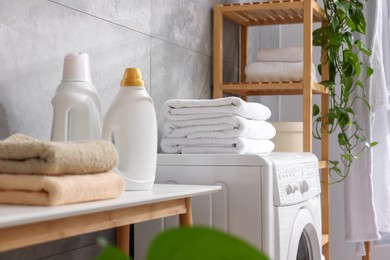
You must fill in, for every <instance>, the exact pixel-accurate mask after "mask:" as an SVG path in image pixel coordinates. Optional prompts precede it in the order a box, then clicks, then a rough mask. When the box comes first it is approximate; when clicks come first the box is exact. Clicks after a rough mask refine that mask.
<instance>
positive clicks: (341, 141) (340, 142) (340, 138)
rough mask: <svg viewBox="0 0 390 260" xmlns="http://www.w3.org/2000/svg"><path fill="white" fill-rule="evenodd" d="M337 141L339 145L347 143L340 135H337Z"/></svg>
mask: <svg viewBox="0 0 390 260" xmlns="http://www.w3.org/2000/svg"><path fill="white" fill-rule="evenodd" d="M337 140H338V142H339V145H346V144H347V143H348V141H347V138H346V137H345V135H344V134H342V133H339V134H338V135H337Z"/></svg>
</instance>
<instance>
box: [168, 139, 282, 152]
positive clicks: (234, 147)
mask: <svg viewBox="0 0 390 260" xmlns="http://www.w3.org/2000/svg"><path fill="white" fill-rule="evenodd" d="M274 148H275V145H274V143H273V142H272V141H270V140H254V139H248V138H244V137H237V138H225V139H218V138H200V139H188V138H163V139H162V141H161V149H162V150H163V151H164V152H165V153H234V154H242V153H270V152H272V151H273V149H274Z"/></svg>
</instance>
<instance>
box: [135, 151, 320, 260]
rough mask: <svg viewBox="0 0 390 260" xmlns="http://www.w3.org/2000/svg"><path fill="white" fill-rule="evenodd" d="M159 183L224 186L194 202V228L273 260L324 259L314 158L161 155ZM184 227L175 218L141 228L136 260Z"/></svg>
mask: <svg viewBox="0 0 390 260" xmlns="http://www.w3.org/2000/svg"><path fill="white" fill-rule="evenodd" d="M156 183H177V184H201V185H219V186H221V187H222V190H221V191H219V192H217V193H213V194H208V195H204V196H200V197H196V198H193V200H192V209H193V221H194V225H203V226H204V225H206V226H210V227H214V228H217V229H220V230H223V231H226V232H228V233H231V234H233V235H235V236H238V237H240V238H242V239H244V240H246V241H247V242H248V243H250V244H252V245H253V246H255V247H257V248H258V249H259V250H261V251H263V252H264V253H266V254H267V255H268V256H269V257H270V259H276V260H296V259H297V260H320V259H321V203H320V192H321V186H320V179H319V171H318V159H317V158H316V156H315V155H314V154H312V153H276V152H275V153H271V154H268V155H257V154H243V155H233V154H207V155H206V154H192V155H190V154H159V155H158V157H157V172H156ZM178 224H179V222H178V218H175V217H170V218H165V219H161V220H154V221H149V222H145V223H140V224H136V225H135V230H134V258H135V260H143V259H145V256H146V251H147V248H148V246H149V244H150V242H151V240H152V239H153V238H154V237H155V236H156V235H157V234H158V233H159V232H161V231H163V230H164V229H167V228H170V227H174V226H178Z"/></svg>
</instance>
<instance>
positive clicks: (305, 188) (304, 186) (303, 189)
mask: <svg viewBox="0 0 390 260" xmlns="http://www.w3.org/2000/svg"><path fill="white" fill-rule="evenodd" d="M299 187H300V189H301V192H302V193H305V192H308V191H309V183H308V182H307V180H303V181H301V183H300V185H299Z"/></svg>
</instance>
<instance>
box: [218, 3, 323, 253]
mask: <svg viewBox="0 0 390 260" xmlns="http://www.w3.org/2000/svg"><path fill="white" fill-rule="evenodd" d="M224 19H226V20H228V21H230V22H232V23H235V24H237V25H238V26H239V27H240V43H241V44H240V80H239V82H223V80H222V79H223V51H222V50H223V22H224ZM313 23H321V24H322V26H324V25H326V24H327V20H326V17H325V14H324V11H323V10H322V8H321V7H320V6H319V5H318V4H317V2H316V1H315V0H277V1H275V0H274V1H269V2H252V3H237V4H223V5H220V4H217V5H215V7H214V68H213V69H214V79H213V84H214V90H213V97H214V98H220V97H222V96H223V94H224V93H227V94H233V95H239V96H241V97H242V98H243V99H246V98H247V96H254V95H302V97H303V102H302V115H303V136H304V138H303V149H304V151H306V152H311V151H312V141H313V140H312V130H313V129H312V125H313V124H312V114H313V113H312V105H313V95H315V94H318V95H321V111H322V112H323V113H326V112H327V111H328V110H329V107H328V103H329V96H328V91H327V89H326V87H324V86H322V85H321V84H318V83H315V82H313V81H312V75H311V74H312V70H311V66H312V32H313ZM280 24H302V25H303V48H304V55H303V63H304V70H303V71H304V73H303V80H302V81H299V82H246V80H245V66H246V65H247V64H248V27H249V26H264V25H280ZM321 55H322V60H325V59H324V55H326V52H325V51H324V50H322V53H321ZM328 77H329V68H328V66H327V64H323V66H322V79H323V80H325V79H328ZM328 159H329V137H328V134H327V132H326V131H323V132H322V140H321V160H320V162H319V168H320V170H321V181H322V193H321V203H322V232H323V234H322V251H323V254H324V256H325V258H326V259H327V260H328V259H330V237H329V231H330V226H329V218H330V217H329V167H328V163H327V162H328Z"/></svg>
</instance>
